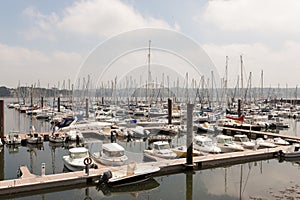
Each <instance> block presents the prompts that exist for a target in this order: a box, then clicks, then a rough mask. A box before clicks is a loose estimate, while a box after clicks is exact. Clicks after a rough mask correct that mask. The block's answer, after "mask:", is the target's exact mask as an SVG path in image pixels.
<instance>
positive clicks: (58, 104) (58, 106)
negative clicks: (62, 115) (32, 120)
mask: <svg viewBox="0 0 300 200" xmlns="http://www.w3.org/2000/svg"><path fill="white" fill-rule="evenodd" d="M57 112H60V97H57Z"/></svg>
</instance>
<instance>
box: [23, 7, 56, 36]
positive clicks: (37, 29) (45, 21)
mask: <svg viewBox="0 0 300 200" xmlns="http://www.w3.org/2000/svg"><path fill="white" fill-rule="evenodd" d="M23 15H24V16H27V17H29V18H30V20H31V21H32V22H33V23H34V27H33V28H32V29H30V30H26V31H22V32H21V34H23V35H24V37H25V38H26V39H28V40H34V39H48V40H52V41H54V40H56V37H55V32H56V31H57V28H56V24H57V23H58V21H59V17H58V15H57V14H56V13H54V12H52V13H51V14H50V15H44V14H42V13H40V12H39V10H37V9H36V8H34V7H28V8H26V9H25V10H24V11H23Z"/></svg>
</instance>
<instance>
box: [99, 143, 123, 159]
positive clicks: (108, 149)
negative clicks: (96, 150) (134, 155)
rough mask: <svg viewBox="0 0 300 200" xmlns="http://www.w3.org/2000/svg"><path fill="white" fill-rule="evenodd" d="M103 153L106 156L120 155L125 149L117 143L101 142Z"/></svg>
mask: <svg viewBox="0 0 300 200" xmlns="http://www.w3.org/2000/svg"><path fill="white" fill-rule="evenodd" d="M102 148H103V150H102V151H103V154H105V155H107V156H108V157H120V156H123V155H124V152H125V149H124V148H123V147H122V146H120V145H119V144H117V143H108V144H103V146H102Z"/></svg>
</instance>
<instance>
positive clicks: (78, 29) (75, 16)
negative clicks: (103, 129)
mask: <svg viewBox="0 0 300 200" xmlns="http://www.w3.org/2000/svg"><path fill="white" fill-rule="evenodd" d="M23 14H24V15H26V16H28V17H30V19H31V20H32V21H33V23H34V25H35V26H34V27H33V28H32V29H31V30H28V31H26V32H25V33H23V34H24V35H25V37H26V38H27V39H35V38H45V39H50V40H55V36H56V35H55V34H59V32H63V33H67V34H80V35H84V36H97V37H100V38H103V37H110V36H112V35H116V34H119V33H121V32H124V31H129V30H132V29H137V28H145V27H155V28H167V29H175V30H179V25H178V24H175V25H174V27H171V26H170V25H169V24H168V23H167V22H165V21H163V20H161V19H155V18H153V17H151V16H143V15H142V14H140V13H139V12H138V11H137V10H135V9H134V8H133V7H131V6H129V5H126V4H125V3H123V2H121V1H119V0H110V1H107V0H79V1H77V2H75V3H74V4H73V5H72V6H70V7H67V8H65V9H64V11H63V13H62V15H61V16H59V15H58V14H57V13H51V14H50V15H43V14H41V13H40V12H39V11H38V10H36V9H34V8H32V7H29V8H27V9H25V10H24V12H23Z"/></svg>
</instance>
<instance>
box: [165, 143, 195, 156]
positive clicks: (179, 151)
mask: <svg viewBox="0 0 300 200" xmlns="http://www.w3.org/2000/svg"><path fill="white" fill-rule="evenodd" d="M171 150H172V151H173V152H174V153H176V155H177V157H180V158H184V157H186V156H187V147H186V145H182V146H178V147H174V148H172V149H171ZM200 155H201V153H200V151H198V150H196V149H195V148H193V153H192V156H200Z"/></svg>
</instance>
